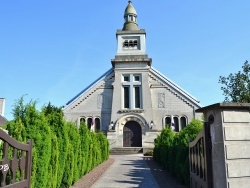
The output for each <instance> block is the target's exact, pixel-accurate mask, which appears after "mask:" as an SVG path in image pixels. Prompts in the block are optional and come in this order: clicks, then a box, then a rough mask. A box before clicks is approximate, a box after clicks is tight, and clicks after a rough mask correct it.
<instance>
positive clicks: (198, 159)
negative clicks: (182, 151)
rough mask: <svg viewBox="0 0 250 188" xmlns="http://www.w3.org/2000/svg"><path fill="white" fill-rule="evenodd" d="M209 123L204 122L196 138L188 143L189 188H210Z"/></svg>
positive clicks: (211, 180)
mask: <svg viewBox="0 0 250 188" xmlns="http://www.w3.org/2000/svg"><path fill="white" fill-rule="evenodd" d="M211 148H212V147H211V137H210V123H208V122H205V123H204V129H203V130H202V131H201V132H200V133H199V134H198V136H197V137H196V139H195V140H194V141H192V142H190V143H189V167H190V187H191V188H211V187H212V183H213V179H212V156H211Z"/></svg>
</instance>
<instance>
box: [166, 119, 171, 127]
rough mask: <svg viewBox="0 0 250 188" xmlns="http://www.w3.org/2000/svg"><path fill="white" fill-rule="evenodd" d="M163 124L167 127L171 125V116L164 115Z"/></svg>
mask: <svg viewBox="0 0 250 188" xmlns="http://www.w3.org/2000/svg"><path fill="white" fill-rule="evenodd" d="M165 126H166V127H167V126H168V127H170V126H171V117H166V118H165Z"/></svg>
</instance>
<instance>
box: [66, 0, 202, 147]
mask: <svg viewBox="0 0 250 188" xmlns="http://www.w3.org/2000/svg"><path fill="white" fill-rule="evenodd" d="M124 19H125V22H124V25H123V28H122V29H121V30H117V32H116V38H117V52H116V55H115V57H114V59H112V60H111V64H112V68H111V69H110V70H108V71H107V72H105V73H104V74H103V75H102V76H101V77H100V78H98V79H97V80H96V81H95V82H94V83H92V84H91V85H90V86H88V87H87V88H86V89H84V90H83V91H82V92H80V93H79V94H78V95H76V96H75V97H74V98H72V99H71V100H70V101H69V102H68V103H67V104H66V106H65V107H64V109H63V111H64V116H65V118H66V120H68V121H73V122H76V124H77V126H79V125H80V123H81V122H85V123H86V125H87V126H88V128H89V129H91V130H93V131H102V132H104V133H105V134H107V137H108V139H109V142H110V148H119V147H145V148H152V147H154V139H155V138H156V136H157V135H158V134H159V133H160V131H161V130H162V129H163V128H165V127H166V126H171V127H172V129H173V130H174V131H176V132H178V131H180V130H182V129H183V128H184V127H185V126H186V125H187V124H188V123H189V122H190V121H191V120H192V119H193V118H199V117H200V115H199V114H196V113H195V110H196V109H198V108H200V107H201V105H200V104H199V101H198V100H197V99H195V98H194V97H193V96H191V95H190V94H188V93H187V92H186V91H184V90H183V89H182V88H180V87H179V86H178V85H176V84H175V83H174V82H172V81H171V80H170V79H168V78H167V77H166V76H164V75H163V74H161V73H160V72H159V71H157V70H156V69H154V68H153V67H152V59H151V58H149V57H148V55H147V52H146V31H145V30H144V29H139V27H138V23H137V13H136V10H135V8H134V7H133V5H132V2H131V1H129V2H128V5H127V7H126V9H125V12H124Z"/></svg>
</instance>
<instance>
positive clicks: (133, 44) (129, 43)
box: [123, 39, 138, 49]
mask: <svg viewBox="0 0 250 188" xmlns="http://www.w3.org/2000/svg"><path fill="white" fill-rule="evenodd" d="M123 48H125V49H126V48H127V49H138V41H137V39H131V40H124V42H123Z"/></svg>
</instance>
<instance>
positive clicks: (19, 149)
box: [0, 129, 32, 188]
mask: <svg viewBox="0 0 250 188" xmlns="http://www.w3.org/2000/svg"><path fill="white" fill-rule="evenodd" d="M0 139H1V140H2V141H0V148H1V150H0V154H1V155H0V156H1V158H0V159H1V160H0V178H1V179H0V180H1V182H0V183H1V186H0V187H3V188H29V187H30V177H31V163H32V141H31V140H29V141H28V142H27V144H22V143H20V142H18V141H16V140H14V139H13V138H11V137H10V136H9V135H8V134H7V133H6V132H5V131H4V130H2V129H0Z"/></svg>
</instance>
